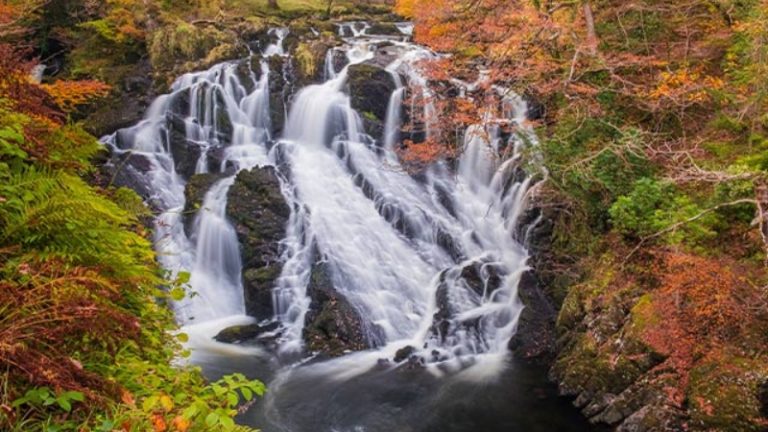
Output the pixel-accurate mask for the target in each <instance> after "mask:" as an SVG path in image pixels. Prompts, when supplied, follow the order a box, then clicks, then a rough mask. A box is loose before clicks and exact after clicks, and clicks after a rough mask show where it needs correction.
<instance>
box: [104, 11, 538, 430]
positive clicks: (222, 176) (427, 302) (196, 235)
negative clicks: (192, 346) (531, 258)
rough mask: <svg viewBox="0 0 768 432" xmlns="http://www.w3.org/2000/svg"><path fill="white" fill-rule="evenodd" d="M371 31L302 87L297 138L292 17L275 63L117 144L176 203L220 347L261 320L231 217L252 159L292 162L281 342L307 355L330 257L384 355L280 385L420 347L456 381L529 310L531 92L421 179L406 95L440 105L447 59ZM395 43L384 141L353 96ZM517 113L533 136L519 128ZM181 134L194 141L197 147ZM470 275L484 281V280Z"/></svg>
mask: <svg viewBox="0 0 768 432" xmlns="http://www.w3.org/2000/svg"><path fill="white" fill-rule="evenodd" d="M397 26H398V28H399V29H400V30H401V31H402V32H403V33H404V34H409V33H410V32H411V31H412V26H410V25H409V24H407V23H398V25H397ZM369 28H370V26H369V25H368V24H365V23H346V24H343V25H340V26H339V34H340V35H342V36H343V37H344V42H345V43H344V45H343V46H339V47H335V48H332V49H331V50H329V51H328V55H327V56H326V62H325V65H323V67H322V72H323V73H324V76H325V79H326V80H325V82H323V83H320V84H313V85H309V86H307V87H304V88H303V89H300V90H299V91H298V92H297V93H296V94H295V95H294V96H293V98H292V100H291V101H290V105H289V112H288V116H287V119H286V121H285V127H284V128H282V130H283V131H284V132H283V133H282V136H275V134H274V130H275V128H274V126H277V125H273V124H272V120H271V118H270V85H269V82H270V76H271V74H280V73H281V71H275V70H270V66H269V64H270V63H269V61H268V58H269V57H270V56H283V57H287V56H289V54H288V53H286V50H285V49H284V48H283V41H284V40H285V39H286V37H287V36H288V34H289V31H288V29H284V28H281V29H273V30H271V31H270V33H269V35H270V37H271V38H272V40H273V43H272V44H270V45H268V46H266V47H264V48H263V49H262V50H261V53H260V56H261V58H262V60H261V61H260V62H258V65H259V67H258V68H256V67H252V66H251V65H253V64H255V63H256V62H255V61H250V60H248V61H245V62H227V63H223V64H220V65H217V66H214V67H213V68H211V69H210V70H208V71H204V72H198V73H191V74H186V75H184V76H182V77H181V78H179V79H178V80H177V81H176V82H175V83H174V84H173V86H172V88H171V93H170V94H168V95H165V96H161V97H159V98H158V99H157V100H156V101H155V102H154V103H153V105H152V106H151V108H150V109H149V110H148V112H147V113H146V116H145V119H144V120H143V121H142V122H140V123H139V124H137V125H136V126H134V127H132V128H128V129H124V130H121V131H118V132H116V133H115V134H114V135H112V136H109V137H106V138H105V142H106V143H108V144H109V145H110V146H111V147H112V148H113V149H114V151H115V152H116V153H118V154H127V153H131V154H134V155H139V156H141V157H144V158H146V160H147V161H148V163H149V164H150V169H149V170H148V172H147V178H146V182H147V183H148V188H149V189H150V190H151V197H150V199H149V201H150V203H151V204H152V205H153V206H154V207H155V208H157V209H158V210H159V211H160V213H161V214H160V215H159V216H158V217H157V219H156V221H155V242H156V248H157V251H158V255H159V259H160V262H161V264H162V265H163V267H164V268H166V269H168V270H169V271H170V272H171V273H176V274H177V273H179V272H189V273H190V274H191V278H190V292H191V293H193V294H191V295H189V296H187V298H185V299H183V300H182V301H180V302H178V303H177V304H175V305H174V307H175V309H176V313H177V317H178V320H179V321H180V322H181V324H182V325H186V326H187V328H186V331H188V332H190V333H193V332H199V331H203V332H205V337H202V336H200V334H195V335H193V336H195V337H193V339H194V340H197V341H200V340H203V341H204V342H202V345H206V346H208V347H210V346H213V345H217V346H218V348H217V349H223V348H222V347H221V344H216V343H214V342H212V341H211V340H210V336H212V335H214V334H215V333H216V331H218V330H221V329H222V328H223V327H225V326H226V325H230V324H232V323H233V322H237V323H248V322H253V321H254V320H253V319H251V318H247V317H244V315H245V306H244V299H243V289H244V288H243V283H242V280H241V272H242V263H241V257H240V245H239V244H238V237H237V233H236V232H235V228H234V227H233V225H232V223H231V222H230V221H229V215H227V214H226V209H227V199H228V198H227V195H228V191H229V189H230V188H231V187H232V185H233V183H234V182H235V178H236V177H235V176H236V175H237V173H238V172H240V171H242V170H248V169H251V168H253V167H264V166H271V167H274V168H275V169H276V170H277V171H278V173H279V174H280V175H279V179H280V182H281V192H282V195H283V197H284V199H285V201H286V202H287V203H288V204H289V207H290V209H291V214H290V217H289V218H288V222H287V225H286V227H285V236H284V239H283V241H282V242H281V251H280V257H281V261H282V269H281V273H280V275H279V277H278V278H277V279H276V280H275V283H274V286H273V287H272V301H273V308H274V317H273V318H272V320H271V321H273V322H276V323H278V324H279V327H280V330H279V332H278V335H279V337H278V338H277V351H278V352H280V353H293V354H297V353H298V354H300V353H301V352H302V350H303V349H304V342H303V340H302V334H303V331H304V325H305V317H306V315H307V313H308V311H309V309H310V305H311V301H310V298H309V294H308V292H307V289H308V288H307V287H308V284H309V280H310V276H311V273H312V271H313V265H315V263H316V262H318V260H319V261H320V262H322V263H324V265H325V266H326V267H327V268H328V269H329V273H330V277H331V279H332V282H333V288H334V289H335V291H336V292H337V293H338V294H339V295H341V296H342V297H343V298H344V299H346V301H348V302H349V303H350V304H351V305H352V307H353V308H354V310H355V311H356V312H357V314H358V315H359V316H360V317H361V321H362V324H363V328H364V332H365V337H366V339H367V340H368V341H369V343H370V345H371V346H372V347H374V349H372V350H370V351H365V352H362V353H356V354H350V355H347V356H345V357H342V358H341V359H337V360H334V361H330V362H325V363H319V364H314V365H312V366H311V367H309V366H308V367H306V368H298V369H296V368H294V367H287V368H285V369H281V370H280V371H279V372H278V375H277V377H276V378H275V380H274V381H273V383H272V384H270V388H271V389H272V390H271V391H272V392H274V393H275V394H276V395H278V394H280V393H279V392H280V389H281V388H289V387H290V384H289V382H290V380H291V378H290V377H291V376H294V377H295V376H296V374H299V375H301V374H310V375H311V374H320V375H325V376H334V377H336V378H337V379H349V378H351V377H354V376H357V375H360V374H364V373H366V371H370V370H371V368H372V367H375V366H376V365H377V364H379V363H380V361H381V359H382V358H392V357H393V356H394V354H395V352H396V351H397V350H399V349H402V348H404V347H413V348H414V350H415V351H416V352H419V353H421V354H420V356H421V357H420V358H421V359H422V361H423V362H424V363H425V365H424V366H425V367H427V368H431V369H432V370H433V372H434V373H435V374H438V375H439V374H444V373H446V372H450V371H454V372H456V371H460V370H464V369H465V368H466V367H467V366H468V365H472V364H474V365H478V364H480V365H483V368H481V369H482V370H483V372H482V373H481V375H484V374H493V373H496V371H498V367H499V366H501V365H502V364H503V363H504V359H505V358H507V353H508V348H507V344H508V341H509V340H510V338H511V337H512V336H513V335H514V333H515V331H516V327H517V323H518V319H519V316H520V313H521V311H522V309H523V305H522V303H521V302H520V300H519V298H518V293H517V290H518V284H519V282H520V279H521V276H522V275H523V273H524V272H526V271H527V270H528V266H527V264H526V263H527V259H528V253H527V251H526V249H525V247H524V246H523V244H522V243H521V241H520V240H519V239H518V238H517V237H516V232H517V231H518V218H519V216H520V214H521V212H522V211H523V209H524V203H525V199H526V192H527V191H528V188H529V185H530V181H531V180H530V178H527V177H526V176H520V175H519V172H520V171H519V170H518V168H519V166H520V160H521V156H520V152H521V151H522V149H523V148H524V147H525V146H526V145H527V144H530V143H531V142H535V136H534V135H533V133H532V131H531V130H530V128H529V126H527V124H526V122H525V113H526V110H527V107H526V104H525V102H523V101H522V99H521V98H519V97H517V96H516V95H513V94H506V93H505V96H504V110H503V111H505V114H504V118H501V119H499V118H492V117H491V116H490V115H489V116H488V118H487V120H488V121H487V123H484V124H478V125H475V126H472V127H470V128H469V129H468V130H467V131H466V133H465V138H464V149H463V152H462V153H461V155H460V157H459V158H458V161H457V164H455V165H456V166H455V167H454V166H453V164H451V163H448V162H440V163H437V164H434V165H433V166H431V167H429V168H428V169H426V170H424V172H423V173H421V174H420V175H418V176H414V175H411V173H409V170H408V167H407V166H405V165H403V164H401V162H400V161H399V158H398V155H397V153H396V151H395V149H396V148H397V147H398V145H399V142H400V140H401V127H402V117H403V111H404V110H405V108H406V107H403V104H404V103H406V101H407V98H406V95H407V94H408V93H409V92H410V93H411V95H412V97H411V98H410V99H411V100H413V99H419V98H420V99H421V100H423V101H429V100H431V96H432V95H431V93H430V90H429V86H428V83H427V79H426V77H424V76H423V75H422V74H421V72H420V70H419V67H418V64H419V62H420V61H421V60H424V59H430V58H434V57H435V54H434V53H432V52H430V51H428V50H427V49H425V48H423V47H420V46H418V45H415V44H412V43H410V42H407V41H404V37H402V38H398V37H394V38H393V37H388V38H387V37H382V36H375V35H374V36H371V35H368V34H367V32H368V30H369ZM382 40H386V41H387V44H388V46H389V48H388V50H390V52H395V53H396V56H395V57H394V59H393V60H391V61H390V62H389V64H388V65H387V67H386V68H385V70H386V71H387V72H388V73H389V74H390V75H391V77H392V80H393V81H394V83H395V91H394V92H393V93H392V94H391V95H390V97H389V101H388V104H387V116H386V120H385V122H384V125H383V126H384V127H383V132H382V136H381V137H371V136H368V135H367V134H366V133H365V128H364V124H363V123H364V122H363V120H362V118H361V114H360V113H358V112H356V111H355V110H354V109H353V108H352V104H351V100H350V95H349V94H348V90H347V88H348V81H349V70H350V67H352V66H353V65H357V64H361V63H365V62H368V61H370V60H372V59H373V58H374V56H375V49H376V43H377V42H381V41H382ZM337 52H343V53H345V55H346V65H345V66H344V67H343V69H341V70H337V66H336V65H335V64H334V62H335V58H336V56H335V53H337ZM243 65H247V67H244V66H243ZM467 86H468V85H467ZM498 90H499V92H500V93H501V92H503V89H498ZM409 108H410V111H411V112H413V111H415V110H420V113H419V114H418V115H419V116H421V117H422V118H424V119H426V120H425V121H424V127H425V129H426V134H427V136H429V135H431V134H433V133H434V131H435V128H437V127H438V125H437V124H436V123H435V122H434V121H431V120H430V118H432V116H433V113H434V107H433V106H432V105H431V103H425V104H423V106H420V105H418V104H413V105H411V106H410V107H409ZM500 121H502V122H508V123H511V124H514V126H515V127H516V128H517V130H518V131H520V132H521V133H520V134H518V135H515V134H513V135H512V138H509V139H507V138H502V133H501V132H500V129H499V127H498V126H496V125H497V124H498V123H499V122H500ZM179 134H180V135H179ZM179 136H181V139H180V138H179ZM521 137H522V138H521ZM379 138H380V141H379V142H380V143H381V144H380V145H379V144H377V142H376V141H377V139H379ZM180 141H181V142H184V143H186V145H185V146H181V147H182V148H179V147H180V146H179V144H178V143H179V142H180ZM190 154H191V155H192V156H190ZM182 157H184V158H187V159H189V158H192V159H195V158H196V160H195V161H194V164H193V165H194V167H193V168H190V169H189V170H188V172H180V171H181V170H180V168H179V165H180V160H181V158H182ZM202 173H216V174H217V175H219V179H218V180H217V181H216V182H214V183H213V184H211V185H209V186H208V187H209V189H208V190H207V192H206V193H205V195H204V198H203V200H202V204H201V205H200V209H199V211H198V212H197V214H198V215H197V217H196V218H195V220H194V222H193V223H192V226H191V227H190V226H186V227H185V222H184V216H183V215H184V212H185V211H189V205H188V204H189V203H187V202H186V201H185V193H184V190H185V186H186V185H187V182H188V181H189V179H190V174H202ZM468 274H471V275H475V279H477V281H476V283H474V284H470V283H469V282H468V280H469V278H470V276H468ZM199 328H204V329H205V330H199ZM195 329H198V330H195ZM251 354H253V352H251ZM294 358H295V357H294ZM272 397H273V396H270V398H272ZM274 398H278V396H274ZM275 400H276V399H269V400H268V402H267V404H266V407H265V408H264V410H265V412H267V413H269V412H270V409H273V410H277V408H275V404H276V402H275ZM267 415H268V416H272V417H274V416H278V417H279V415H278V414H274V413H273V414H271V415H270V414H267ZM273 420H274V419H273ZM286 430H288V429H286ZM361 430H365V429H361ZM373 430H381V429H377V428H374V429H373Z"/></svg>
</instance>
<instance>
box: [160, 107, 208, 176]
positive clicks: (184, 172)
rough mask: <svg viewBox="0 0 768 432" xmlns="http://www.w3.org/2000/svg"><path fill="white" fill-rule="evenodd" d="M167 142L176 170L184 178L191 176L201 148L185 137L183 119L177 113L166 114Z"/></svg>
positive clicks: (201, 150)
mask: <svg viewBox="0 0 768 432" xmlns="http://www.w3.org/2000/svg"><path fill="white" fill-rule="evenodd" d="M168 143H169V146H170V148H171V155H172V156H173V162H174V164H175V166H176V172H177V173H178V174H179V175H180V176H181V177H182V178H184V179H188V178H190V177H192V175H194V174H195V170H196V168H197V161H198V160H199V159H200V155H202V154H203V149H202V147H200V145H199V144H198V143H195V142H192V141H189V140H188V139H187V136H186V130H185V125H184V119H183V118H182V117H181V116H179V115H176V114H168Z"/></svg>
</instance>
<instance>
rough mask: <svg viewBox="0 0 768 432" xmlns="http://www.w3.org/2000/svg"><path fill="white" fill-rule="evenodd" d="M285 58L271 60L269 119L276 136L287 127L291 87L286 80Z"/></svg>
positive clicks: (274, 57)
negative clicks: (287, 104)
mask: <svg viewBox="0 0 768 432" xmlns="http://www.w3.org/2000/svg"><path fill="white" fill-rule="evenodd" d="M285 68H286V62H285V58H283V57H280V56H272V57H270V58H269V70H270V71H271V72H270V74H269V118H270V121H271V123H272V132H273V133H274V134H275V135H279V134H280V133H282V131H283V128H284V127H285V118H286V104H285V101H286V100H287V99H288V95H289V94H290V92H291V86H290V84H289V83H288V82H287V81H286V79H285Z"/></svg>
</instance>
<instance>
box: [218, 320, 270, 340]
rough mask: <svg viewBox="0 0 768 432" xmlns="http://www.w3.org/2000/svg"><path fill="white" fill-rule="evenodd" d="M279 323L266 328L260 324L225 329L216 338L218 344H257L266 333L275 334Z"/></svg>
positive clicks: (268, 325)
mask: <svg viewBox="0 0 768 432" xmlns="http://www.w3.org/2000/svg"><path fill="white" fill-rule="evenodd" d="M278 327H279V324H278V323H271V324H267V325H265V326H261V325H258V324H249V325H240V326H233V327H228V328H225V329H224V330H222V331H220V332H219V334H217V335H216V336H214V339H215V340H216V341H218V342H223V343H230V344H243V343H250V342H256V341H258V339H259V338H260V336H263V335H264V334H265V333H270V332H274V331H276V330H277V329H278Z"/></svg>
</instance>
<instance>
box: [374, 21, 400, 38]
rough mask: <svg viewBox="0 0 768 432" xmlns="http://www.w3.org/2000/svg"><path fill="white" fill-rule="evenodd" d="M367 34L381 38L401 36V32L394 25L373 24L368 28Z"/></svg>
mask: <svg viewBox="0 0 768 432" xmlns="http://www.w3.org/2000/svg"><path fill="white" fill-rule="evenodd" d="M368 34H371V35H381V36H403V32H401V31H400V29H398V28H397V26H396V25H395V23H387V22H375V23H372V24H371V26H370V28H368Z"/></svg>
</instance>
